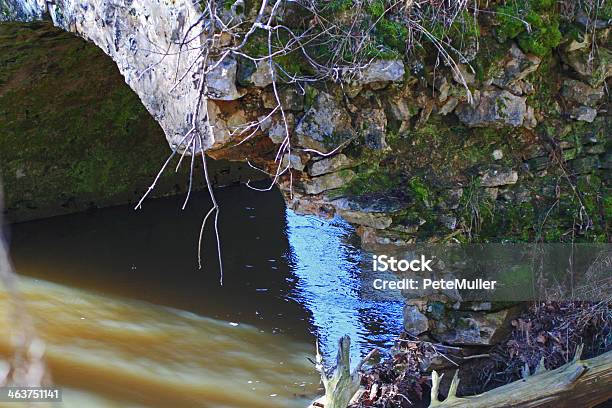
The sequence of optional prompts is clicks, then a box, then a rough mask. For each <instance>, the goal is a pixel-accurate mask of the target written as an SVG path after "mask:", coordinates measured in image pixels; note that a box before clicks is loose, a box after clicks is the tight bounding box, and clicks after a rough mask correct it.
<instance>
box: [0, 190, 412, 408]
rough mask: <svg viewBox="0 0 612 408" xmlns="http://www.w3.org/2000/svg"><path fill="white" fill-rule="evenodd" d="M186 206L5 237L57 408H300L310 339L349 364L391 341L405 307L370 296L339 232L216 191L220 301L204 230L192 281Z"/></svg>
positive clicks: (4, 333) (195, 223) (199, 207)
mask: <svg viewBox="0 0 612 408" xmlns="http://www.w3.org/2000/svg"><path fill="white" fill-rule="evenodd" d="M183 199H184V198H183V197H171V198H165V199H157V200H150V201H147V202H145V205H144V209H143V210H141V211H134V210H133V209H132V208H131V207H129V206H123V207H114V208H107V209H102V210H95V211H90V212H87V213H80V214H74V215H68V216H61V217H55V218H49V219H45V220H39V221H32V222H27V223H19V224H14V225H11V226H10V227H9V228H8V232H7V233H8V236H9V237H10V243H11V255H12V257H13V261H14V263H15V267H16V269H17V271H18V273H19V274H20V275H21V276H22V279H21V291H22V292H23V294H24V296H25V298H26V299H27V304H28V309H29V312H30V313H31V315H32V316H33V317H34V321H35V324H36V327H37V329H38V331H39V333H40V335H41V337H42V338H43V339H44V340H45V341H46V344H47V359H48V363H49V366H50V368H51V372H52V376H53V379H54V381H55V383H56V384H58V385H59V386H62V387H64V390H65V391H64V403H63V405H61V406H74V407H90V406H91V407H97V406H100V407H107V406H109V407H110V406H113V407H114V406H117V407H123V406H130V407H132V406H134V407H135V406H143V407H146V406H149V407H169V406H172V407H215V408H216V407H219V408H222V407H254V408H256V407H287V408H290V407H303V406H306V403H307V401H309V400H311V399H312V398H313V397H314V396H315V395H316V393H317V388H318V387H319V384H318V375H317V373H316V372H315V371H314V370H313V367H312V364H311V363H310V362H309V361H308V359H307V357H312V356H313V354H314V344H315V339H316V338H318V339H319V342H320V343H321V347H322V350H323V352H324V354H326V355H328V356H329V355H332V354H334V353H335V348H336V342H337V340H338V338H339V337H340V336H341V335H343V334H349V335H351V337H352V339H353V341H354V348H353V358H354V359H357V358H358V357H359V356H360V355H363V354H365V353H367V352H368V351H369V350H370V349H371V348H372V347H374V346H383V347H384V346H388V345H389V344H390V342H391V341H392V339H393V338H394V336H395V335H396V334H397V333H398V332H399V329H400V326H401V306H402V304H401V303H402V302H401V300H400V299H397V300H395V301H389V300H388V299H387V300H381V301H377V300H375V299H374V298H372V297H371V296H368V294H367V291H368V289H367V287H365V285H364V280H365V274H367V271H368V268H369V265H368V260H369V259H370V258H369V257H370V256H369V255H368V254H366V253H364V252H363V251H361V250H360V249H359V246H358V239H357V237H356V236H355V234H354V231H353V230H352V229H351V227H350V226H349V225H347V224H346V223H344V222H342V221H341V220H339V219H335V220H330V221H324V220H320V219H317V218H313V217H305V216H299V215H296V214H294V213H293V212H291V211H289V210H287V209H286V208H285V207H284V203H283V201H282V198H281V197H280V193H279V192H278V191H276V190H274V191H271V192H269V193H261V192H256V191H253V190H250V189H248V188H246V187H244V186H240V187H229V188H224V189H220V190H218V199H219V201H220V204H221V211H222V212H221V216H220V230H221V241H222V249H223V252H222V253H223V263H224V284H223V286H220V285H219V269H218V265H217V261H216V252H215V245H214V235H213V232H212V228H209V229H207V231H206V234H205V237H204V244H205V250H204V268H203V269H198V268H197V258H196V255H197V234H198V231H199V227H200V222H201V218H202V216H203V214H204V213H205V210H206V209H207V208H208V205H209V202H208V198H207V196H206V194H205V193H199V194H195V195H194V196H193V197H192V199H191V201H190V202H189V205H188V207H187V208H186V209H185V210H184V211H181V210H180V207H181V205H182V201H183ZM0 302H2V306H0V307H1V309H0V311H1V312H2V313H1V314H0V334H1V336H0V345H2V349H3V351H4V353H6V352H7V345H8V341H9V340H8V339H9V337H10V324H9V323H8V321H7V319H6V313H7V310H8V309H7V303H6V295H5V294H4V293H2V294H1V295H0ZM11 406H15V405H14V404H11Z"/></svg>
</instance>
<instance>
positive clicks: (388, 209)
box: [333, 192, 410, 214]
mask: <svg viewBox="0 0 612 408" xmlns="http://www.w3.org/2000/svg"><path fill="white" fill-rule="evenodd" d="M333 204H334V205H335V206H336V207H337V208H339V209H343V210H350V211H357V212H364V213H386V214H390V213H394V212H397V211H400V210H403V209H404V208H406V207H407V206H408V205H409V204H410V203H409V202H407V201H406V200H402V199H400V198H399V197H395V196H393V195H391V194H389V193H388V192H385V193H368V194H362V195H360V196H355V197H344V198H339V199H337V200H334V201H333Z"/></svg>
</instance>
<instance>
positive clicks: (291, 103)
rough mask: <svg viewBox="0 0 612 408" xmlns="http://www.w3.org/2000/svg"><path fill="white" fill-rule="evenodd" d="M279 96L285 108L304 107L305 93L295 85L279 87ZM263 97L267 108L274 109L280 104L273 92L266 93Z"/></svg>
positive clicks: (295, 109) (293, 109)
mask: <svg viewBox="0 0 612 408" xmlns="http://www.w3.org/2000/svg"><path fill="white" fill-rule="evenodd" d="M278 97H279V99H280V102H281V104H282V106H283V109H284V110H290V111H301V110H303V109H304V95H303V94H302V93H301V92H300V91H298V90H297V89H296V88H294V87H279V89H278ZM262 99H263V105H264V108H266V109H274V108H276V105H277V104H278V102H277V101H276V97H275V96H274V93H273V92H267V93H264V95H263V97H262Z"/></svg>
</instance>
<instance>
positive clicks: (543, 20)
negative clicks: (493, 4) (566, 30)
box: [496, 0, 561, 56]
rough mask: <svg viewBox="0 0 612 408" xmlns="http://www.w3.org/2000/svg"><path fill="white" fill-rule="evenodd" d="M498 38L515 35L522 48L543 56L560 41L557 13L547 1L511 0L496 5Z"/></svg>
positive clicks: (508, 37)
mask: <svg viewBox="0 0 612 408" xmlns="http://www.w3.org/2000/svg"><path fill="white" fill-rule="evenodd" d="M496 13H497V19H498V22H499V23H500V26H499V28H498V30H497V33H498V35H499V36H500V37H501V38H502V39H515V38H516V39H517V40H518V43H519V46H520V47H521V49H523V51H525V52H529V53H533V54H536V55H538V56H545V55H548V54H549V53H550V51H551V50H552V49H553V48H555V47H557V46H558V45H559V43H560V41H561V31H560V30H559V15H558V14H557V12H556V11H555V9H554V8H553V7H552V2H551V1H544V0H522V1H512V2H508V3H507V4H505V5H502V6H500V7H498V8H497V10H496Z"/></svg>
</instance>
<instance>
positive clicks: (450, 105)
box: [438, 96, 459, 116]
mask: <svg viewBox="0 0 612 408" xmlns="http://www.w3.org/2000/svg"><path fill="white" fill-rule="evenodd" d="M457 105H459V100H458V99H457V98H455V97H454V96H451V97H450V98H448V100H447V101H446V103H445V104H444V105H442V107H441V108H440V111H439V112H438V113H439V114H440V115H442V116H446V115H448V114H449V113H451V112H452V111H454V110H455V108H456V107H457Z"/></svg>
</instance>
